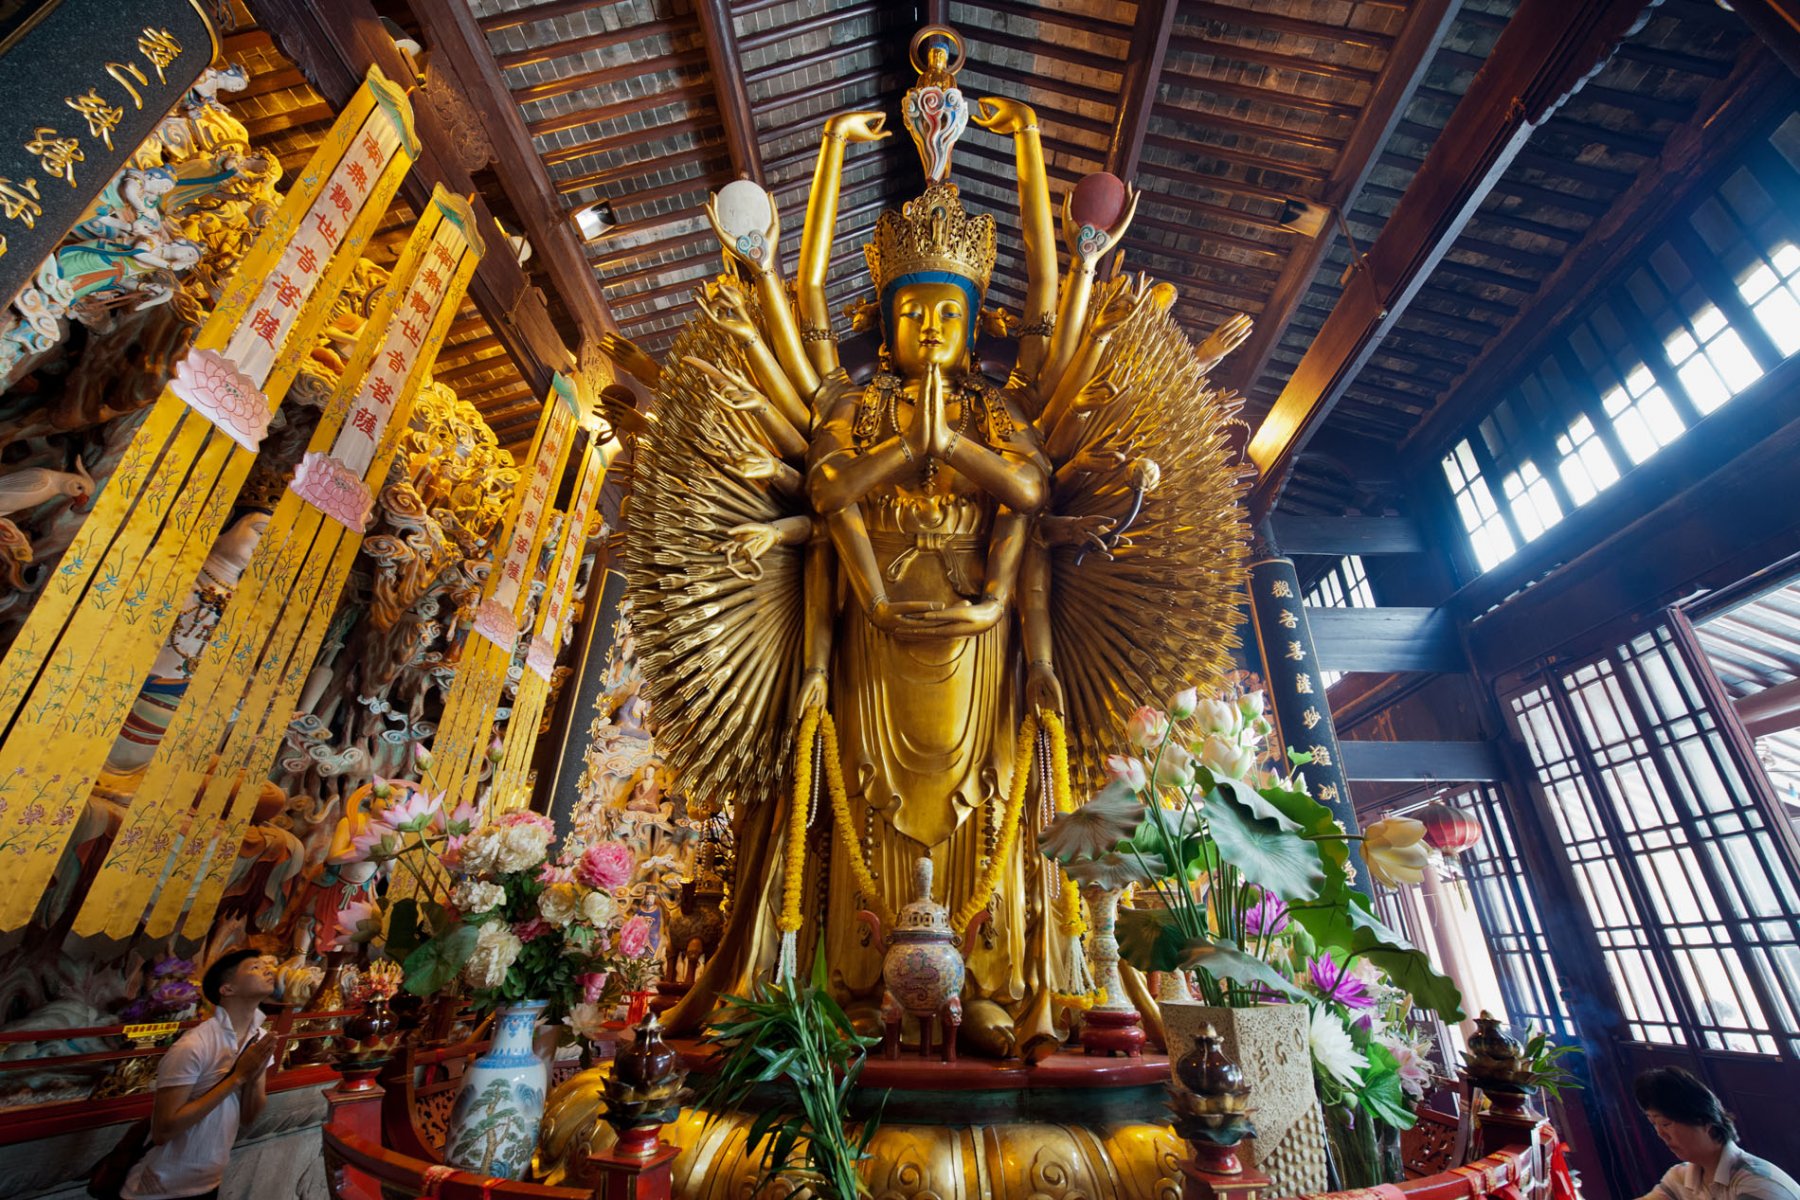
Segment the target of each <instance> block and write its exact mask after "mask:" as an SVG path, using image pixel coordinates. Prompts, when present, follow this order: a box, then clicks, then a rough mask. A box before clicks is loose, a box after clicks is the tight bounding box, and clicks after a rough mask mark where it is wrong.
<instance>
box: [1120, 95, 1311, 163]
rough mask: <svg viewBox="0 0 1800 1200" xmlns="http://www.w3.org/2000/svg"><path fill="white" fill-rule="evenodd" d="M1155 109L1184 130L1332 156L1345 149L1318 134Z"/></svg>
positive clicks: (1166, 106)
mask: <svg viewBox="0 0 1800 1200" xmlns="http://www.w3.org/2000/svg"><path fill="white" fill-rule="evenodd" d="M1156 108H1157V112H1158V113H1159V114H1165V115H1167V116H1169V117H1171V118H1173V119H1174V120H1176V121H1179V122H1180V123H1181V124H1182V125H1183V126H1184V127H1186V128H1193V127H1195V126H1199V127H1200V128H1203V129H1206V130H1208V131H1209V132H1213V133H1218V132H1225V133H1239V134H1243V135H1244V136H1246V137H1253V138H1261V139H1262V140H1263V141H1265V142H1270V143H1273V144H1274V145H1278V146H1279V145H1290V146H1305V147H1306V148H1307V149H1309V150H1324V151H1327V152H1328V153H1331V154H1337V153H1339V152H1340V151H1341V150H1342V149H1343V146H1344V139H1343V138H1336V137H1327V136H1325V135H1324V134H1319V133H1303V132H1301V131H1300V130H1296V129H1288V128H1286V127H1284V126H1282V125H1280V124H1278V123H1274V124H1272V123H1270V122H1268V121H1252V120H1249V119H1247V118H1245V117H1237V116H1230V115H1228V114H1225V113H1214V112H1203V111H1201V110H1200V109H1197V108H1188V107H1186V106H1184V105H1180V104H1172V103H1162V104H1158V105H1157V106H1156Z"/></svg>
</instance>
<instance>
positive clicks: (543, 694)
mask: <svg viewBox="0 0 1800 1200" xmlns="http://www.w3.org/2000/svg"><path fill="white" fill-rule="evenodd" d="M605 478H606V455H605V453H604V452H603V450H602V448H601V447H600V445H599V444H598V443H595V444H592V445H590V446H589V447H588V450H587V456H586V457H585V458H584V459H583V461H582V466H581V482H580V483H579V484H578V485H577V488H576V492H575V496H574V497H573V499H572V500H571V502H570V504H569V514H568V519H567V520H566V521H564V523H563V531H562V537H561V539H560V540H559V544H558V547H557V551H556V560H555V561H554V562H553V563H552V564H551V567H550V577H549V583H548V586H547V587H546V588H545V591H544V599H543V603H542V604H541V605H540V606H539V608H538V615H537V620H536V621H535V622H534V628H533V633H532V637H531V641H530V643H529V645H528V646H527V648H526V651H525V671H524V674H523V675H522V676H521V677H520V679H519V689H518V692H517V694H516V695H515V696H514V697H513V705H512V716H510V717H509V718H507V722H506V738H505V742H504V744H503V746H502V749H501V754H500V762H499V763H498V765H496V766H495V768H494V779H493V785H492V786H491V787H490V788H489V789H488V795H489V796H490V797H491V799H490V800H489V807H490V808H492V809H494V810H496V811H501V812H504V811H507V810H510V809H518V808H525V807H527V806H528V804H529V802H530V799H531V755H532V751H533V750H535V749H536V748H537V739H538V728H539V726H540V724H541V723H542V720H543V715H544V705H545V703H546V702H547V701H548V699H549V696H550V680H551V677H552V676H553V675H554V673H555V671H556V655H557V651H558V650H559V649H560V648H561V647H562V636H563V631H564V629H565V628H566V627H567V624H568V618H569V605H570V601H571V598H572V596H573V595H574V591H575V577H576V575H577V573H578V572H579V570H580V567H581V559H582V554H583V552H584V551H585V550H586V549H587V527H588V523H589V522H590V521H591V520H592V519H593V515H594V505H595V504H596V503H597V502H598V500H599V497H600V484H601V482H602V481H603V480H604V479H605Z"/></svg>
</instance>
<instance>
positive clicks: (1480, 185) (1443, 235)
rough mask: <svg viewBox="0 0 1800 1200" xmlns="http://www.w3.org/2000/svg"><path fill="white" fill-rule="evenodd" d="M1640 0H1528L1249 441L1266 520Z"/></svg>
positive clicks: (1256, 496)
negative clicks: (1306, 452)
mask: <svg viewBox="0 0 1800 1200" xmlns="http://www.w3.org/2000/svg"><path fill="white" fill-rule="evenodd" d="M1644 14H1645V7H1644V4H1643V2H1642V0H1594V2H1592V3H1587V4H1570V3H1568V0H1524V2H1523V3H1522V4H1521V5H1520V7H1519V9H1518V12H1517V13H1516V14H1515V15H1514V16H1513V19H1512V20H1511V21H1510V22H1508V23H1507V25H1506V28H1505V29H1504V30H1503V31H1502V33H1501V34H1500V37H1499V39H1498V40H1497V41H1496V43H1495V45H1494V49H1493V52H1492V54H1490V55H1489V57H1488V61H1487V64H1486V65H1485V66H1484V67H1483V68H1482V69H1481V71H1480V72H1479V73H1478V74H1477V75H1476V77H1475V79H1474V80H1473V82H1471V84H1470V85H1469V91H1468V93H1467V94H1466V95H1465V96H1464V98H1463V101H1462V103H1461V104H1459V105H1458V106H1457V107H1456V109H1455V111H1454V112H1453V113H1452V114H1451V116H1450V120H1449V121H1448V122H1447V123H1446V125H1445V127H1444V130H1443V132H1442V133H1441V134H1440V135H1439V137H1438V139H1437V140H1436V141H1435V142H1434V143H1433V145H1432V148H1431V150H1430V152H1429V153H1428V154H1427V155H1426V158H1425V162H1424V164H1423V165H1422V166H1421V167H1420V168H1419V172H1418V174H1417V175H1415V176H1414V177H1413V179H1412V182H1411V183H1410V184H1409V185H1408V187H1407V189H1406V192H1405V194H1404V195H1403V196H1402V197H1401V199H1400V202H1399V204H1398V205H1396V206H1395V209H1394V212H1393V215H1392V216H1391V217H1390V219H1389V220H1388V222H1387V225H1386V226H1385V227H1384V229H1383V231H1382V235H1381V236H1380V237H1379V238H1377V239H1376V240H1375V243H1374V244H1373V245H1372V246H1370V247H1369V249H1368V253H1367V254H1366V255H1365V257H1364V258H1363V259H1362V260H1361V262H1360V265H1359V268H1358V269H1357V270H1355V271H1354V272H1352V274H1351V278H1350V282H1349V284H1348V285H1347V286H1346V287H1345V289H1344V293H1343V296H1342V297H1341V298H1340V299H1339V301H1338V304H1337V306H1336V307H1335V308H1334V309H1333V310H1332V314H1331V317H1330V318H1329V319H1328V320H1327V321H1326V322H1325V325H1324V327H1323V328H1322V329H1321V330H1320V332H1319V336H1318V337H1317V338H1316V339H1315V340H1314V342H1313V344H1312V346H1311V348H1309V349H1308V351H1307V353H1306V355H1305V357H1304V358H1302V360H1301V362H1300V365H1299V366H1298V367H1297V368H1296V369H1295V371H1294V373H1293V375H1292V376H1291V377H1290V379H1289V380H1288V384H1287V386H1286V387H1285V388H1284V389H1283V391H1282V394H1281V396H1280V397H1279V398H1278V399H1277V400H1276V402H1275V405H1274V407H1273V408H1272V409H1271V410H1270V412H1269V415H1268V416H1267V417H1266V418H1265V419H1264V421H1263V423H1262V425H1261V426H1260V427H1259V428H1258V429H1257V431H1256V433H1255V435H1254V436H1253V437H1252V438H1251V441H1250V449H1249V454H1250V457H1251V459H1252V460H1253V461H1254V463H1255V464H1256V466H1257V468H1258V470H1259V472H1260V474H1261V478H1260V479H1259V481H1258V483H1257V485H1256V488H1255V490H1254V491H1253V493H1252V497H1251V506H1252V510H1253V513H1254V514H1255V515H1257V516H1259V517H1261V516H1266V515H1267V514H1268V513H1269V512H1270V511H1272V510H1273V509H1274V507H1275V502H1276V500H1277V498H1278V497H1279V495H1280V491H1281V486H1282V484H1283V482H1284V481H1285V480H1286V478H1287V476H1288V474H1289V473H1290V472H1291V471H1292V469H1293V465H1294V462H1295V459H1296V458H1297V456H1298V455H1299V453H1300V451H1301V450H1302V449H1303V448H1304V447H1305V445H1306V442H1307V440H1308V439H1309V438H1310V437H1311V436H1312V435H1313V434H1314V433H1316V432H1317V430H1318V428H1319V426H1320V424H1321V423H1322V422H1323V421H1324V418H1325V417H1326V415H1327V414H1329V413H1330V411H1331V408H1332V405H1334V404H1335V403H1336V402H1337V400H1338V399H1339V397H1340V396H1342V394H1343V392H1344V390H1345V389H1346V387H1347V386H1348V385H1349V383H1350V382H1351V381H1352V380H1353V379H1354V378H1355V375H1356V371H1357V369H1358V368H1359V367H1360V366H1361V365H1362V363H1363V362H1364V361H1366V359H1367V358H1368V356H1369V355H1370V354H1371V353H1372V352H1373V350H1374V348H1375V346H1377V345H1379V343H1380V341H1381V339H1382V337H1383V336H1384V335H1385V334H1386V332H1387V331H1388V330H1389V329H1390V328H1391V327H1392V326H1393V324H1394V323H1395V322H1396V321H1397V320H1398V319H1399V317H1400V314H1401V313H1403V312H1404V311H1405V310H1406V307H1407V305H1408V304H1410V303H1411V301H1412V299H1413V297H1414V296H1415V295H1416V294H1417V292H1418V289H1419V287H1420V286H1421V285H1422V284H1423V282H1424V280H1425V277H1426V276H1427V275H1429V274H1430V272H1431V270H1432V269H1433V268H1434V267H1435V266H1436V265H1437V263H1438V262H1439V261H1440V260H1441V259H1442V258H1443V256H1444V254H1445V252H1446V251H1447V250H1448V249H1449V247H1450V244H1451V243H1452V242H1453V241H1454V240H1455V239H1456V237H1457V236H1458V235H1459V234H1460V233H1461V232H1462V230H1463V227H1464V226H1465V225H1467V223H1468V222H1469V220H1470V218H1471V217H1472V216H1473V214H1474V212H1475V210H1476V208H1478V207H1479V206H1480V204H1481V202H1482V201H1483V200H1484V199H1486V197H1487V195H1488V193H1489V192H1490V191H1492V190H1493V187H1494V185H1495V183H1496V182H1498V181H1499V178H1500V176H1501V174H1502V173H1503V172H1504V171H1505V170H1506V168H1507V166H1508V165H1509V164H1510V163H1511V162H1512V159H1513V157H1514V155H1516V154H1517V153H1518V152H1519V150H1520V149H1522V148H1523V147H1524V144H1525V141H1526V139H1527V138H1528V137H1530V135H1531V133H1532V132H1533V130H1534V129H1536V128H1537V126H1538V125H1540V124H1542V123H1543V122H1544V121H1545V120H1546V119H1548V118H1549V117H1550V116H1551V115H1552V114H1553V113H1554V112H1555V111H1556V110H1557V108H1558V107H1559V106H1560V105H1561V104H1562V103H1563V101H1564V100H1565V99H1567V97H1568V96H1569V94H1570V93H1571V92H1572V91H1573V90H1574V89H1575V88H1577V87H1579V86H1580V84H1581V82H1582V81H1583V80H1584V79H1586V78H1587V77H1588V76H1589V75H1591V74H1593V72H1594V71H1595V70H1596V69H1597V68H1598V67H1599V66H1600V65H1601V64H1602V63H1604V62H1605V60H1606V58H1607V57H1608V56H1609V55H1610V54H1611V52H1612V50H1613V47H1615V46H1616V45H1617V44H1618V43H1619V41H1620V40H1621V39H1622V38H1624V37H1625V36H1627V35H1628V34H1629V33H1630V32H1631V31H1632V30H1633V29H1634V28H1635V27H1636V26H1637V25H1638V24H1639V23H1640V22H1641V21H1642V20H1643V18H1644Z"/></svg>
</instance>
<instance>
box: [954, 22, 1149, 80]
mask: <svg viewBox="0 0 1800 1200" xmlns="http://www.w3.org/2000/svg"><path fill="white" fill-rule="evenodd" d="M1151 2H1152V0H1146V3H1144V4H1140V5H1138V16H1137V27H1136V28H1137V29H1142V28H1143V24H1144V17H1145V14H1146V13H1150V12H1152V9H1151ZM1153 2H1154V3H1156V4H1161V2H1162V0H1153ZM1132 38H1133V41H1132V45H1133V47H1134V49H1135V47H1136V45H1137V33H1136V32H1135V31H1134V32H1133V34H1132ZM968 40H969V42H970V54H969V63H970V65H971V66H974V67H975V68H977V69H981V67H982V66H983V64H984V63H985V61H986V60H985V59H984V58H983V57H982V56H981V54H980V49H981V47H982V46H984V45H987V46H999V47H1002V48H1003V49H1007V50H1016V51H1018V52H1019V53H1021V54H1029V55H1031V56H1033V57H1036V58H1048V59H1052V60H1054V61H1055V62H1059V63H1062V64H1064V65H1066V66H1071V67H1082V68H1085V69H1087V70H1089V71H1103V72H1105V73H1106V74H1109V75H1120V74H1122V73H1127V72H1128V71H1129V66H1130V64H1129V63H1128V62H1120V61H1119V60H1118V59H1117V58H1114V57H1112V56H1111V55H1109V54H1101V53H1099V52H1097V51H1093V50H1084V49H1082V48H1080V47H1078V46H1065V45H1062V44H1060V43H1056V42H1047V41H1044V40H1042V39H1040V38H1027V37H1020V36H1019V35H1017V34H1013V33H1006V32H1004V31H1002V30H999V29H984V28H981V27H979V26H977V27H973V28H970V30H969V34H968ZM1122 94H1128V93H1122Z"/></svg>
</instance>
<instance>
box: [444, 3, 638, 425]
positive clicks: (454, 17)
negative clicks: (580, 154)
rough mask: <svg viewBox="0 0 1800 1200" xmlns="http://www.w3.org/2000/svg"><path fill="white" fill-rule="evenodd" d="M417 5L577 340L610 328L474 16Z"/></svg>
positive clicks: (577, 243)
mask: <svg viewBox="0 0 1800 1200" xmlns="http://www.w3.org/2000/svg"><path fill="white" fill-rule="evenodd" d="M420 8H421V9H422V10H423V11H422V12H421V13H420V14H419V17H420V20H421V22H422V23H423V25H424V32H425V39H426V41H427V43H428V44H429V45H430V46H431V49H432V52H433V54H435V55H438V56H440V57H441V58H443V59H447V60H448V63H449V66H450V69H451V71H452V72H453V73H454V74H455V76H456V78H458V79H460V80H461V81H462V86H463V90H464V94H465V95H466V96H467V97H468V98H469V101H470V103H471V104H473V105H474V107H475V109H476V111H478V112H481V113H483V114H484V116H485V124H486V127H487V132H488V138H489V140H490V141H491V142H492V143H493V147H494V175H495V176H496V178H497V179H498V180H499V183H500V186H501V188H502V189H503V190H504V191H505V192H506V194H507V198H508V199H509V200H511V201H512V207H513V212H514V213H515V214H517V216H518V218H519V221H520V223H521V225H522V226H523V229H522V232H523V233H524V235H525V236H526V238H528V239H529V240H530V242H531V244H532V246H533V247H534V248H535V249H536V250H537V254H536V262H537V263H538V264H539V268H540V269H541V270H542V271H543V272H544V274H545V276H546V277H547V278H548V281H549V283H550V285H551V286H552V287H554V288H555V289H556V291H557V293H558V294H559V295H560V296H561V297H562V302H563V306H564V307H565V308H566V309H567V311H568V314H569V319H570V320H571V321H572V322H574V325H575V328H576V330H577V331H578V333H577V336H578V337H579V338H581V339H583V340H586V339H591V338H598V337H599V336H600V335H601V334H602V333H605V332H606V331H608V330H610V329H612V328H613V321H612V314H611V313H610V312H609V311H608V310H607V307H606V297H605V296H604V295H603V294H602V293H601V291H600V284H599V282H598V281H597V280H595V278H594V272H593V270H592V268H590V267H589V266H588V261H587V254H586V252H585V251H584V250H583V248H582V242H581V239H580V237H579V236H578V235H577V234H576V232H575V227H574V224H573V223H572V222H571V221H570V220H569V219H568V216H567V215H566V213H565V212H564V211H563V202H562V198H561V197H560V196H559V195H558V194H557V192H556V189H555V187H554V186H552V184H551V182H550V172H549V169H548V168H546V167H545V166H544V163H543V160H542V159H540V158H539V157H538V155H537V150H536V148H535V147H534V146H533V145H532V140H531V135H530V133H529V132H527V131H526V128H525V121H524V118H523V117H522V116H521V115H520V112H519V106H518V104H517V103H516V102H515V101H514V99H513V96H512V93H511V92H510V91H509V90H508V89H507V86H506V80H505V79H504V78H503V77H502V75H501V73H500V67H499V65H498V64H496V63H495V62H494V56H493V54H492V53H491V52H490V51H489V50H488V45H487V38H486V36H485V35H484V34H483V33H482V32H481V27H480V26H479V25H478V24H476V22H475V14H474V13H472V12H470V11H469V6H468V5H467V4H425V5H420ZM501 244H502V245H504V243H501ZM579 349H580V347H579V346H577V347H572V348H571V347H565V352H566V353H568V354H569V355H570V356H571V358H570V363H569V365H570V366H571V367H572V366H573V365H574V360H573V354H574V353H575V352H576V351H578V350H579ZM527 382H528V383H532V384H534V385H538V386H537V387H535V388H534V390H542V387H544V386H548V382H549V381H548V380H541V381H540V380H529V379H528V380H527Z"/></svg>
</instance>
